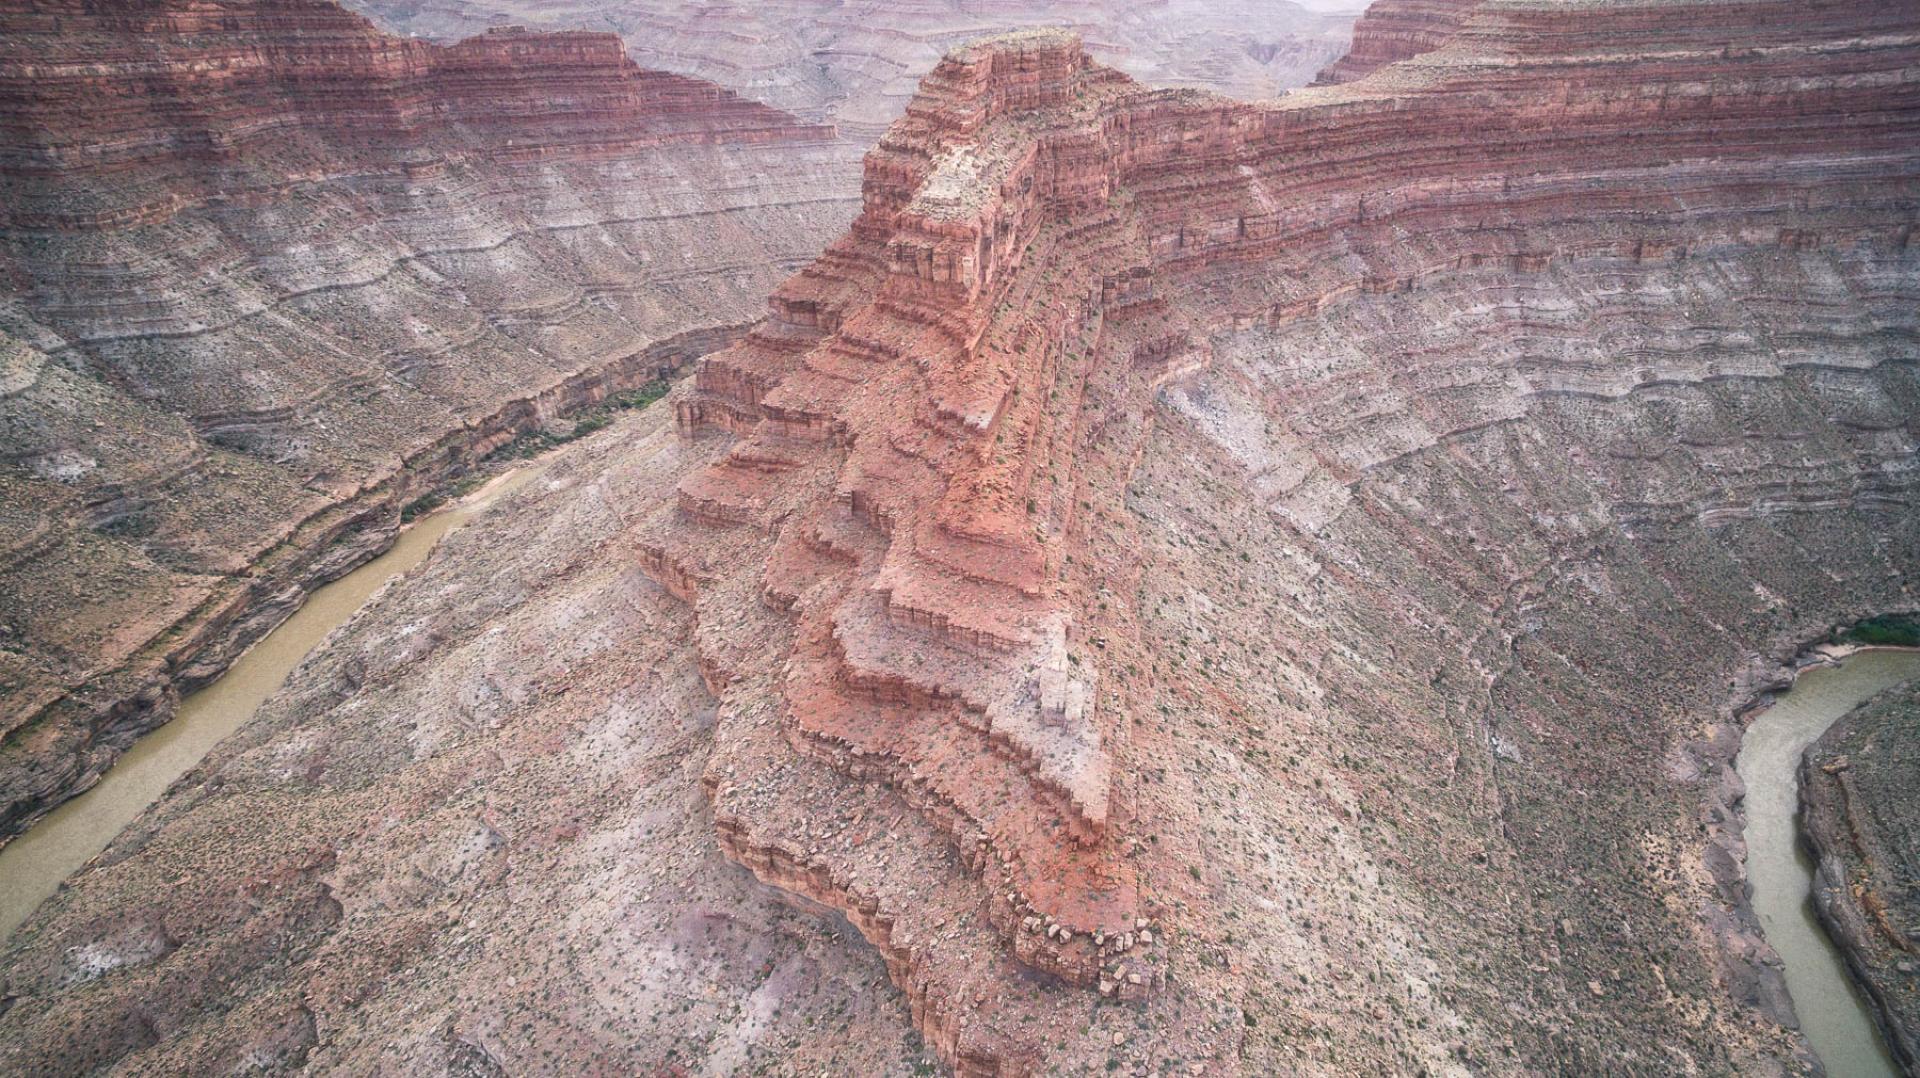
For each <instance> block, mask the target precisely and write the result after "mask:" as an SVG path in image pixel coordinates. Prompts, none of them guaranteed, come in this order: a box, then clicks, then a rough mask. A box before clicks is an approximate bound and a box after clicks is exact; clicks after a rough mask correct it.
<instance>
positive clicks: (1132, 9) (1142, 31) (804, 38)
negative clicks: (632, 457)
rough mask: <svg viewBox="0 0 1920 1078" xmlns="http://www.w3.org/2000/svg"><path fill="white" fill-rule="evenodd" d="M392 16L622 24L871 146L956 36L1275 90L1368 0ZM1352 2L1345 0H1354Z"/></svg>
mask: <svg viewBox="0 0 1920 1078" xmlns="http://www.w3.org/2000/svg"><path fill="white" fill-rule="evenodd" d="M352 5H353V6H355V7H357V8H358V9H360V10H362V11H365V12H366V13H367V14H368V15H370V16H372V17H373V18H374V19H375V20H376V21H378V22H380V23H381V24H382V25H384V26H389V27H393V28H395V29H403V30H407V31H411V32H417V33H421V34H428V35H432V36H435V37H440V38H451V37H455V36H459V35H463V34H471V33H475V32H477V31H479V30H483V29H485V28H486V27H488V26H490V25H493V24H495V23H498V22H501V21H508V22H516V23H528V24H530V25H540V26H549V27H561V26H591V27H595V28H599V27H608V28H611V29H613V30H615V31H617V32H618V33H619V34H620V35H621V36H622V37H623V38H624V39H625V40H626V42H627V47H628V49H629V50H631V51H632V52H633V54H634V56H635V57H636V58H637V59H639V61H640V62H641V63H644V64H647V65H649V66H652V67H658V68H662V69H665V70H669V71H679V72H681V73H683V74H688V75H695V76H698V77H701V78H707V79H712V80H714V81H715V82H718V83H721V84H723V85H726V86H731V87H735V88H737V89H740V90H742V91H743V92H746V93H750V94H752V95H753V96H755V97H757V98H760V99H762V100H765V101H767V102H769V103H771V104H774V105H777V106H779V107H781V108H784V109H787V110H789V111H791V112H793V113H795V114H796V115H800V116H804V117H807V118H809V119H814V120H819V121H823V122H832V123H834V124H836V125H837V126H838V127H839V128H840V129H841V130H842V131H843V132H845V133H847V134H848V135H849V136H850V137H851V138H852V139H853V140H854V141H855V142H857V143H858V147H859V149H860V150H865V149H866V148H867V147H869V146H871V145H872V144H873V143H874V142H875V141H876V140H878V139H879V137H880V136H881V135H882V134H884V133H885V131H886V128H887V125H888V124H890V123H892V122H893V120H894V119H895V118H897V117H898V116H899V115H900V112H901V110H902V109H903V108H904V107H905V106H906V104H907V102H908V101H909V100H911V99H912V97H913V94H914V92H915V89H916V88H917V86H918V84H919V82H920V79H921V78H922V77H924V76H925V75H926V74H927V72H928V71H930V70H932V68H933V67H934V65H935V64H937V63H939V61H940V58H941V57H942V56H943V55H944V54H945V53H946V52H947V51H948V50H950V49H953V48H957V47H959V46H961V45H963V44H965V43H966V42H967V41H970V40H972V39H974V38H977V37H981V36H983V35H986V34H991V33H995V32H1000V31H1006V30H1010V29H1015V28H1020V27H1028V28H1044V27H1067V28H1070V29H1072V30H1074V31H1076V32H1078V33H1079V34H1080V35H1081V36H1082V37H1083V38H1084V39H1085V40H1086V42H1087V46H1088V48H1089V49H1090V50H1091V51H1093V52H1094V53H1096V54H1097V55H1099V56H1102V57H1104V58H1106V59H1107V60H1108V62H1110V63H1113V64H1114V65H1116V66H1118V67H1119V68H1121V69H1122V70H1124V71H1126V72H1127V73H1129V74H1131V75H1133V76H1134V77H1135V78H1138V79H1140V80H1141V81H1142V82H1148V83H1152V84H1155V85H1181V86H1197V87H1205V88H1208V89H1212V90H1217V91H1220V92H1222V93H1226V94H1230V95H1232V96H1235V97H1273V96H1276V95H1278V94H1280V93H1283V92H1285V91H1286V90H1288V89H1290V88H1292V87H1295V86H1300V85H1304V84H1305V83H1306V82H1307V81H1308V80H1310V79H1312V78H1313V75H1314V73H1315V72H1316V71H1318V70H1319V69H1320V68H1321V67H1323V66H1325V65H1326V64H1327V63H1329V62H1330V61H1332V60H1333V59H1335V58H1336V57H1338V56H1339V55H1340V53H1341V52H1342V51H1343V50H1344V49H1345V48H1346V45H1347V40H1348V36H1349V31H1350V28H1351V26H1352V23H1353V18H1354V13H1355V12H1357V11H1358V10H1359V9H1360V8H1363V7H1365V6H1366V5H1365V4H1363V3H1360V2H1358V0H1355V2H1353V3H1350V4H1343V3H1338V2H1321V3H1313V4H1308V5H1304V6H1303V5H1297V4H1294V3H1288V2H1284V0H1042V2H1037V3H1036V2H1033V0H987V2H984V3H983V2H981V0H888V2H887V3H885V4H862V5H850V4H841V3H834V2H830V0H760V2H756V3H734V2H722V3H714V2H711V0H577V2H574V3H569V4H529V3H525V2H523V0H352ZM1343 9H1344V10H1343Z"/></svg>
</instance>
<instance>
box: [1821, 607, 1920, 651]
mask: <svg viewBox="0 0 1920 1078" xmlns="http://www.w3.org/2000/svg"><path fill="white" fill-rule="evenodd" d="M1840 639H1842V640H1845V641H1847V642H1849V643H1853V644H1866V645H1869V646H1873V647H1895V648H1915V647H1920V618H1916V617H1915V616H1914V615H1912V614H1886V615H1883V616H1881V617H1877V618H1868V619H1867V620H1865V621H1863V622H1861V623H1860V624H1858V625H1855V626H1854V627H1853V628H1851V629H1848V630H1847V631H1846V632H1844V633H1842V634H1840Z"/></svg>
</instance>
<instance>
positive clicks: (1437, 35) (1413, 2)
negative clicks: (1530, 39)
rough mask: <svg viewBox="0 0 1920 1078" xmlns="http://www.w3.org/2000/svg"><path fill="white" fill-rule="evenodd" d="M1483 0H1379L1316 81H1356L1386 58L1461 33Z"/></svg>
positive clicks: (1388, 61)
mask: <svg viewBox="0 0 1920 1078" xmlns="http://www.w3.org/2000/svg"><path fill="white" fill-rule="evenodd" d="M1479 6H1480V0H1376V2H1375V3H1373V4H1370V5H1368V7H1367V10H1366V11H1365V12H1363V13H1362V14H1361V16H1360V21H1359V22H1357V23H1355V24H1354V32H1353V47H1352V48H1350V49H1348V50H1347V53H1346V55H1344V56H1342V57H1340V59H1338V60H1335V61H1334V62H1333V63H1331V64H1328V65H1327V67H1326V69H1325V70H1323V71H1321V72H1320V75H1319V77H1318V78H1316V79H1315V80H1314V85H1316V86H1325V85H1329V84H1332V83H1340V82H1352V81H1353V80H1355V79H1357V78H1360V77H1362V76H1364V75H1370V74H1372V73H1373V72H1374V71H1377V70H1379V69H1380V68H1382V67H1385V66H1386V65H1388V64H1392V63H1397V62H1399V61H1401V60H1406V59H1410V58H1412V57H1415V56H1418V55H1420V54H1421V53H1424V52H1431V51H1433V50H1434V49H1437V48H1439V47H1440V46H1441V45H1443V44H1445V43H1446V41H1447V40H1448V39H1449V38H1451V37H1453V35H1454V34H1456V33H1458V32H1459V30H1460V27H1461V24H1463V23H1464V22H1465V21H1466V20H1467V17H1468V16H1469V15H1471V14H1473V11H1474V9H1475V8H1477V7H1479Z"/></svg>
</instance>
